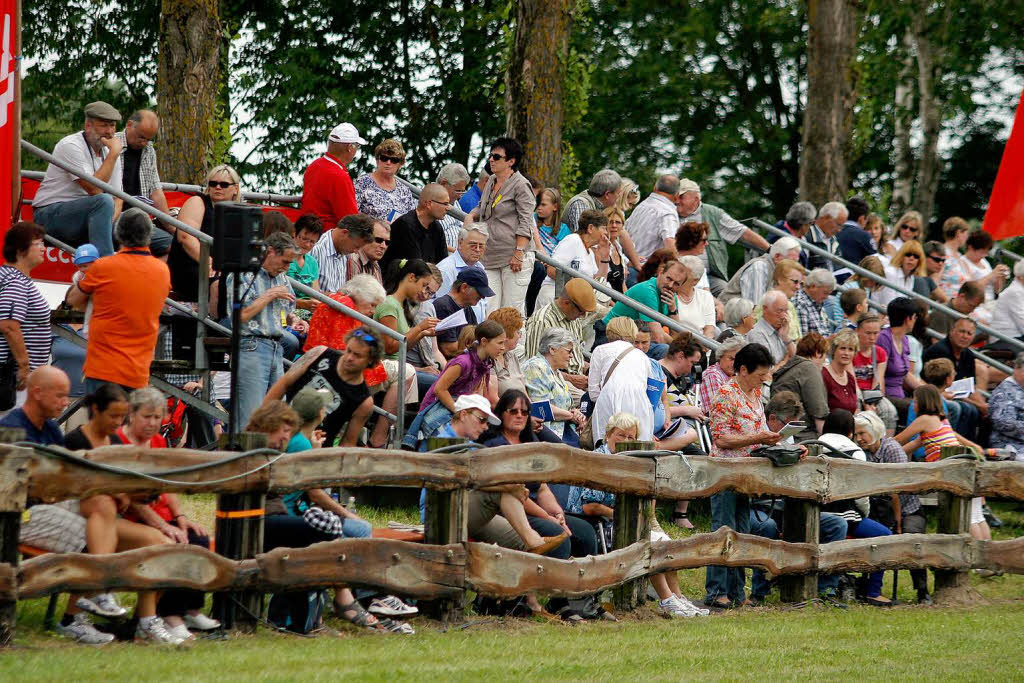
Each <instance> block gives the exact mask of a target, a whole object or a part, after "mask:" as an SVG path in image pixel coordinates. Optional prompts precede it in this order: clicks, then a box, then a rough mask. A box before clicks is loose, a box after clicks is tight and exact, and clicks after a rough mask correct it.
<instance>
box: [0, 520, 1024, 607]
mask: <svg viewBox="0 0 1024 683" xmlns="http://www.w3.org/2000/svg"><path fill="white" fill-rule="evenodd" d="M709 565H726V566H730V567H758V568H761V569H764V570H765V571H767V572H769V573H770V574H772V575H786V574H807V573H811V572H822V573H837V572H845V571H875V570H879V569H895V568H900V569H918V568H926V567H927V568H937V569H945V570H951V571H966V570H968V569H971V568H991V569H999V570H1002V571H1005V572H1012V573H1018V574H1021V573H1024V538H1018V539H1014V540H1012V541H978V540H975V539H974V538H972V537H971V536H970V535H967V534H963V535H952V534H905V535H901V536H886V537H881V538H866V539H854V540H846V541H838V542H836V543H828V544H824V545H820V546H819V545H816V544H810V543H787V542H785V541H771V540H768V539H765V538H761V537H759V536H751V535H748V534H738V533H736V532H734V531H732V530H731V529H728V528H721V529H719V530H718V531H715V532H714V533H707V534H697V535H694V536H690V537H688V538H685V539H680V540H673V541H658V542H653V543H652V542H648V541H644V542H639V543H635V544H633V545H631V546H629V547H627V548H623V549H621V550H616V551H613V552H611V553H608V554H607V555H598V556H593V557H586V558H573V559H569V560H556V559H552V558H547V557H538V556H536V555H530V554H528V553H524V552H519V551H516V550H509V549H507V548H502V547H499V546H495V545H490V544H486V543H465V544H450V545H424V544H419V543H409V542H406V541H392V540H385V539H345V540H339V541H332V542H330V543H318V544H316V545H312V546H310V547H308V548H299V549H295V548H277V549H275V550H272V551H270V552H268V553H263V554H259V555H257V556H256V557H255V558H254V559H249V560H229V559H227V558H224V557H222V556H220V555H217V554H215V553H212V552H210V551H209V550H206V549H204V548H201V547H198V546H188V545H169V546H156V547H151V548H142V549H139V550H131V551H128V552H123V553H117V554H115V555H87V554H84V553H66V554H50V555H43V556H40V557H36V558H33V559H30V560H27V561H25V562H23V563H21V565H20V566H19V567H18V568H17V569H16V570H15V569H14V568H13V567H11V565H7V564H3V565H0V595H2V596H5V597H7V598H8V599H15V598H16V599H19V600H27V599H33V598H39V597H42V596H45V595H49V594H51V593H55V592H85V593H88V592H95V591H106V590H117V591H130V590H161V589H169V588H194V589H198V590H202V591H229V590H230V591H264V592H275V591H288V590H299V589H303V588H311V587H318V586H335V585H347V586H361V587H367V588H374V589H377V590H381V591H385V592H388V593H398V594H401V595H406V596H410V597H414V598H418V599H425V600H436V599H452V598H455V597H456V596H458V595H460V594H461V593H462V591H464V590H465V589H467V588H471V589H473V590H475V591H477V592H479V593H482V594H484V595H488V596H492V597H496V598H512V597H515V596H518V595H522V594H523V593H525V592H526V591H536V592H537V593H539V594H546V595H555V596H567V597H574V596H582V595H588V594H592V593H595V592H598V591H602V590H605V589H608V588H613V587H615V586H618V585H620V584H622V583H625V582H627V581H631V580H634V579H638V578H642V577H645V576H649V575H652V574H658V573H662V572H666V571H671V570H680V569H694V568H698V567H705V566H709Z"/></svg>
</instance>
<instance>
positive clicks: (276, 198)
mask: <svg viewBox="0 0 1024 683" xmlns="http://www.w3.org/2000/svg"><path fill="white" fill-rule="evenodd" d="M45 176H46V174H45V173H43V172H42V171H24V170H23V171H22V172H21V177H22V178H29V179H30V180H42V179H43V177H45ZM160 189H162V190H166V191H168V192H188V193H191V194H202V192H203V189H204V188H203V187H202V186H201V185H189V184H187V183H164V182H161V183H160ZM28 201H29V203H31V200H28ZM242 201H247V202H277V203H278V204H299V203H300V202H302V195H301V194H297V195H292V194H277V193H276V192H243V193H242Z"/></svg>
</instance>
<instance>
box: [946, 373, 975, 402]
mask: <svg viewBox="0 0 1024 683" xmlns="http://www.w3.org/2000/svg"><path fill="white" fill-rule="evenodd" d="M948 391H949V395H950V396H952V397H953V398H967V397H968V396H970V395H971V394H973V393H974V378H973V377H964V378H963V379H958V380H957V381H955V382H953V383H952V384H950V385H949V389H948Z"/></svg>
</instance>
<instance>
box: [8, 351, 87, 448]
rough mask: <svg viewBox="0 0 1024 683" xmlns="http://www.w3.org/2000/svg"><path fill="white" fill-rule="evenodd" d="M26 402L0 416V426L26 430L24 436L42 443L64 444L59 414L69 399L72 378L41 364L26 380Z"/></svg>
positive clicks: (47, 444)
mask: <svg viewBox="0 0 1024 683" xmlns="http://www.w3.org/2000/svg"><path fill="white" fill-rule="evenodd" d="M26 391H27V392H28V393H27V395H26V397H25V404H24V405H22V406H21V407H20V408H15V409H14V410H12V411H10V412H9V413H7V414H6V415H4V417H3V418H2V419H0V427H16V428H18V429H24V430H25V440H26V441H31V442H32V443H37V444H40V445H43V446H52V445H56V446H63V445H64V434H63V433H62V432H61V431H60V425H58V424H57V418H58V417H60V415H61V413H63V412H64V411H65V410H66V409H67V407H68V403H69V399H68V394H69V393H70V392H71V380H70V379H68V376H67V375H66V374H65V373H64V371H63V370H61V369H60V368H55V367H53V366H52V365H41V366H39V367H38V368H36V369H35V370H33V371H32V372H31V373H29V376H28V380H27V387H26Z"/></svg>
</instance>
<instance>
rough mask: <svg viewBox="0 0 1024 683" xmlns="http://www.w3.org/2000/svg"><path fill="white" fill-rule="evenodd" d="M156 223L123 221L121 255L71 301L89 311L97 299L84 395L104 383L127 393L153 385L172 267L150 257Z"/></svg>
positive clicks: (135, 212) (85, 281) (103, 262)
mask: <svg viewBox="0 0 1024 683" xmlns="http://www.w3.org/2000/svg"><path fill="white" fill-rule="evenodd" d="M152 232H153V222H152V221H151V220H150V219H149V216H148V215H146V212H145V211H142V210H141V209H129V210H128V211H126V212H124V214H122V216H121V220H119V221H118V223H117V227H116V228H115V229H114V236H115V237H116V238H117V241H118V242H120V244H121V250H120V251H118V252H117V253H116V254H114V255H112V256H105V257H103V258H101V259H100V260H98V261H96V262H95V263H93V265H92V267H91V268H89V271H88V272H87V273H86V274H85V277H83V278H82V279H81V280H80V281H79V282H78V284H75V285H71V289H70V290H69V291H68V295H67V301H68V303H70V304H71V305H72V306H74V307H75V308H78V309H80V310H84V309H85V306H86V304H87V303H88V302H89V300H90V299H92V306H93V310H92V321H91V322H90V323H89V346H88V347H87V348H86V352H85V366H84V373H85V391H86V393H92V392H93V391H95V390H96V389H97V388H98V387H99V386H100V385H101V384H103V383H104V382H111V383H113V384H119V385H121V386H122V387H124V388H125V389H127V390H132V389H138V388H139V387H144V386H146V385H147V384H149V366H150V363H152V362H153V349H154V347H155V346H156V338H157V333H158V332H159V330H160V311H161V310H162V309H163V306H164V300H165V299H166V298H167V295H168V294H169V293H170V291H171V273H170V270H168V268H167V264H166V263H164V262H163V261H161V260H159V259H157V258H156V257H154V256H153V255H152V254H151V253H150V251H149V246H148V245H149V240H150V236H151V234H152Z"/></svg>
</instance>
